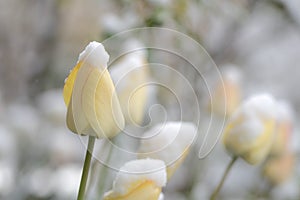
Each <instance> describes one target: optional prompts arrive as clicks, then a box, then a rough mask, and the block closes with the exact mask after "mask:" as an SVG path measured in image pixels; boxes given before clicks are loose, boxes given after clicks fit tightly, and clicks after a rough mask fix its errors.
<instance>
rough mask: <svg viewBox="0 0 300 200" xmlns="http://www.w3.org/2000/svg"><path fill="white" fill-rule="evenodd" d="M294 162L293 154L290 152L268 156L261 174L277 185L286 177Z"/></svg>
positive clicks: (289, 174)
mask: <svg viewBox="0 0 300 200" xmlns="http://www.w3.org/2000/svg"><path fill="white" fill-rule="evenodd" d="M294 164H295V156H294V154H292V153H291V152H285V153H283V154H282V155H280V156H271V157H269V158H268V159H267V160H266V162H265V163H264V166H263V175H264V176H265V177H266V178H267V179H268V180H269V181H270V183H271V184H273V185H278V184H280V183H282V182H284V181H285V180H286V179H288V178H289V177H290V176H291V174H292V172H293V167H294Z"/></svg>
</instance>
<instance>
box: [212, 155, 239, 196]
mask: <svg viewBox="0 0 300 200" xmlns="http://www.w3.org/2000/svg"><path fill="white" fill-rule="evenodd" d="M237 159H238V157H233V158H232V160H231V161H230V163H229V164H228V166H227V168H226V170H225V172H224V174H223V177H222V179H221V181H220V183H219V185H218V187H217V188H216V189H215V191H214V192H213V193H212V195H211V196H210V200H216V198H217V196H218V194H219V192H220V190H221V188H222V186H223V184H224V182H225V180H226V177H227V175H228V173H229V171H230V169H231V168H232V166H233V164H234V163H235V161H236V160H237Z"/></svg>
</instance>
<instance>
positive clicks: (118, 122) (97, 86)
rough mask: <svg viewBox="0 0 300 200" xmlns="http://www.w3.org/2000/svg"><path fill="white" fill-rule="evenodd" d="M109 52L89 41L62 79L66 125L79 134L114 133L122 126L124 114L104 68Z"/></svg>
mask: <svg viewBox="0 0 300 200" xmlns="http://www.w3.org/2000/svg"><path fill="white" fill-rule="evenodd" d="M108 59H109V55H108V54H107V52H106V51H105V49H104V47H103V45H102V44H101V43H98V42H91V43H90V44H89V45H88V46H87V47H86V48H85V50H84V51H83V52H82V53H81V54H80V55H79V59H78V62H77V64H76V66H75V67H74V69H73V70H72V71H71V73H70V75H69V76H68V78H67V79H66V81H65V86H64V92H63V95H64V100H65V104H66V106H67V107H68V111H67V126H68V128H69V129H70V130H71V131H72V132H74V133H77V134H80V135H90V136H95V137H97V138H103V137H113V136H114V135H116V134H117V133H118V132H120V130H121V129H123V127H124V118H123V114H122V111H121V107H120V105H119V100H118V98H117V95H116V93H115V88H114V84H113V82H112V80H111V78H110V75H109V72H108V71H107V62H108Z"/></svg>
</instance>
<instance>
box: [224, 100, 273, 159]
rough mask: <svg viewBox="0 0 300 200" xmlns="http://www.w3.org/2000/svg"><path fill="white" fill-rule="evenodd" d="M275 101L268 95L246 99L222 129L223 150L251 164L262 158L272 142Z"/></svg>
mask: <svg viewBox="0 0 300 200" xmlns="http://www.w3.org/2000/svg"><path fill="white" fill-rule="evenodd" d="M276 116H277V104H276V102H275V100H274V98H273V97H272V96H271V95H268V94H261V95H256V96H253V97H251V98H249V99H248V100H246V101H245V102H244V103H243V104H242V105H241V106H240V107H239V108H238V109H237V110H236V112H235V113H234V114H233V115H232V116H231V118H230V119H229V121H228V124H227V127H226V129H225V132H224V137H223V140H224V144H225V147H226V149H227V150H228V151H229V152H231V153H232V154H233V155H234V156H241V157H242V158H243V159H244V160H245V161H247V162H248V163H250V164H256V163H258V162H260V161H262V160H264V159H265V157H266V156H267V154H268V153H269V150H270V147H271V145H272V142H273V138H274V132H275V126H276Z"/></svg>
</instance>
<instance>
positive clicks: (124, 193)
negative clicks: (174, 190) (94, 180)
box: [104, 159, 166, 200]
mask: <svg viewBox="0 0 300 200" xmlns="http://www.w3.org/2000/svg"><path fill="white" fill-rule="evenodd" d="M165 185H166V167H165V164H164V162H163V161H161V160H153V159H140V160H133V161H130V162H128V163H126V164H125V165H124V166H123V167H121V169H120V171H119V173H118V175H117V177H116V179H115V181H114V183H113V188H112V190H111V191H109V192H107V193H105V194H104V200H159V199H162V198H161V196H162V193H161V188H162V187H164V186H165Z"/></svg>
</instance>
